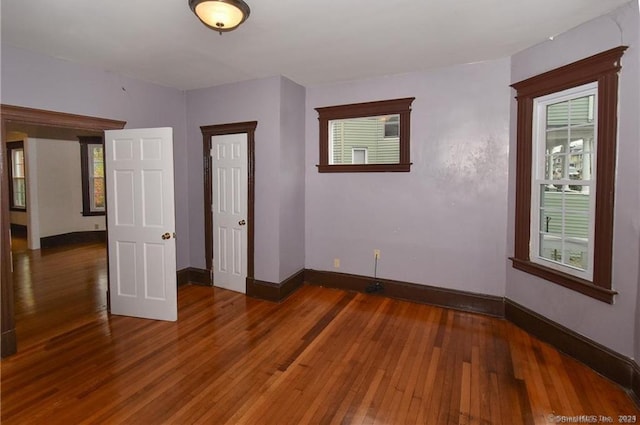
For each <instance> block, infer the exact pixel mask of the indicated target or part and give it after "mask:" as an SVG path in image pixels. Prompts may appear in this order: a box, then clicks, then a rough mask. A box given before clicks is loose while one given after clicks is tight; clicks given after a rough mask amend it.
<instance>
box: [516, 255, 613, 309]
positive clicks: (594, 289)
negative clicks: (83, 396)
mask: <svg viewBox="0 0 640 425" xmlns="http://www.w3.org/2000/svg"><path fill="white" fill-rule="evenodd" d="M509 259H510V260H511V261H512V262H513V268H514V269H518V270H521V271H523V272H526V273H529V274H532V275H534V276H537V277H540V278H542V279H545V280H548V281H550V282H553V283H557V284H558V285H560V286H564V287H565V288H569V289H572V290H574V291H576V292H580V293H581V294H583V295H586V296H588V297H591V298H595V299H597V300H599V301H602V302H605V303H608V304H613V296H614V295H616V294H617V292H616V291H613V290H611V289H606V288H603V287H601V286H597V285H594V284H593V283H591V282H589V281H587V280H584V279H580V278H578V277H575V276H572V275H570V274H568V273H563V272H560V271H557V270H553V269H550V268H548V267H544V266H541V265H540V264H536V263H533V262H531V261H529V260H521V259H519V258H514V257H509Z"/></svg>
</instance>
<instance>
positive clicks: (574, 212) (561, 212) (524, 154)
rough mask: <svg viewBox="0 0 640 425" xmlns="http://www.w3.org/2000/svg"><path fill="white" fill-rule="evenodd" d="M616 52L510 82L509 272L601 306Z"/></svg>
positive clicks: (606, 282)
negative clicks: (512, 183) (512, 188)
mask: <svg viewBox="0 0 640 425" xmlns="http://www.w3.org/2000/svg"><path fill="white" fill-rule="evenodd" d="M625 49H626V47H622V46H621V47H618V48H615V49H611V50H608V51H606V52H603V53H600V54H597V55H594V56H591V57H589V58H586V59H583V60H581V61H578V62H575V63H572V64H569V65H566V66H563V67H561V68H558V69H555V70H552V71H549V72H546V73H544V74H541V75H538V76H535V77H532V78H529V79H527V80H524V81H521V82H518V83H516V84H513V86H512V87H514V88H515V89H516V91H517V101H518V117H517V168H516V218H515V226H516V229H515V252H514V256H513V258H512V261H513V267H514V268H516V269H519V270H522V271H525V272H528V273H531V274H533V275H536V276H538V277H541V278H544V279H546V280H549V281H551V282H554V283H557V284H559V285H562V286H565V287H568V288H571V289H573V290H576V291H578V292H581V293H583V294H585V295H588V296H591V297H593V298H596V299H599V300H601V301H605V302H609V303H612V302H613V296H614V295H615V294H616V292H615V291H613V290H612V286H611V264H612V253H611V250H612V246H613V201H614V199H613V194H614V189H615V187H614V186H615V157H616V133H617V129H616V128H617V104H618V99H617V93H618V72H619V71H620V69H621V66H620V58H621V57H622V54H623V53H624V50H625Z"/></svg>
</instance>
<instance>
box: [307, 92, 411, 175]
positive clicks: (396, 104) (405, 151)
mask: <svg viewBox="0 0 640 425" xmlns="http://www.w3.org/2000/svg"><path fill="white" fill-rule="evenodd" d="M414 100H415V97H407V98H403V99H393V100H381V101H376V102H366V103H353V104H349V105H338V106H326V107H322V108H315V109H316V111H318V120H319V125H320V164H318V172H320V173H359V172H381V171H401V172H408V171H410V170H411V158H410V156H411V155H410V140H411V135H410V127H411V103H412V102H413V101H414ZM391 114H399V115H400V161H399V163H398V164H338V165H334V164H329V121H331V120H338V119H348V118H360V117H373V116H378V115H391Z"/></svg>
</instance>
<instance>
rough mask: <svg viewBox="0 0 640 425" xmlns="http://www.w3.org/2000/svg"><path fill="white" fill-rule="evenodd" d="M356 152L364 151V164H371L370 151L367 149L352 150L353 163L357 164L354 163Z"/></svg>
mask: <svg viewBox="0 0 640 425" xmlns="http://www.w3.org/2000/svg"><path fill="white" fill-rule="evenodd" d="M356 151H364V164H368V163H369V149H367V148H351V163H352V164H355V162H353V159H354V158H355V153H356Z"/></svg>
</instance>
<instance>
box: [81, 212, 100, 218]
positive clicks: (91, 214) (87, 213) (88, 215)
mask: <svg viewBox="0 0 640 425" xmlns="http://www.w3.org/2000/svg"><path fill="white" fill-rule="evenodd" d="M99 215H106V213H105V212H104V211H83V212H82V216H83V217H91V216H99Z"/></svg>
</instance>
